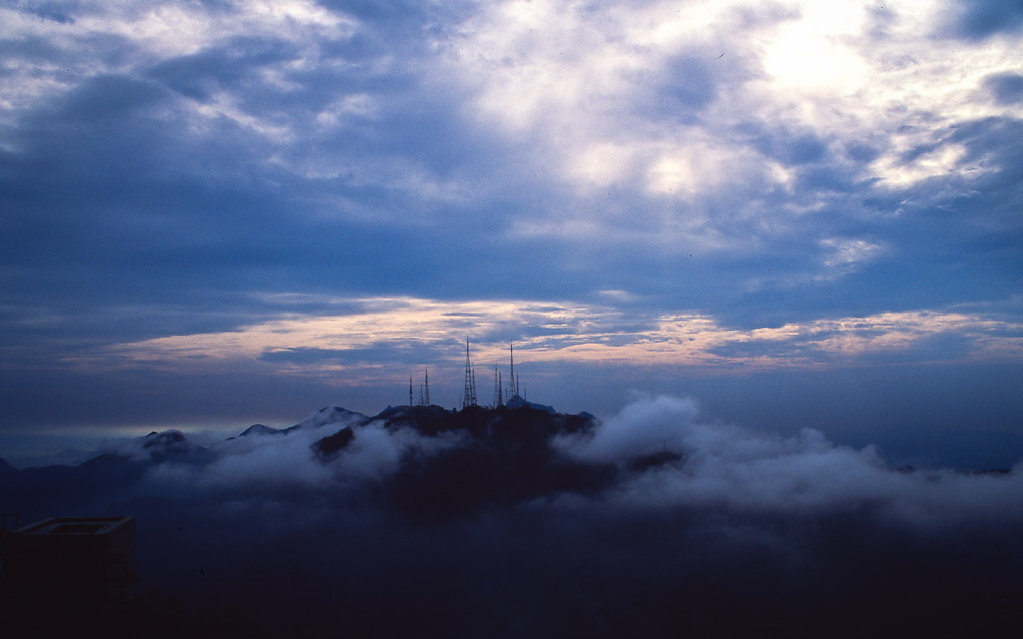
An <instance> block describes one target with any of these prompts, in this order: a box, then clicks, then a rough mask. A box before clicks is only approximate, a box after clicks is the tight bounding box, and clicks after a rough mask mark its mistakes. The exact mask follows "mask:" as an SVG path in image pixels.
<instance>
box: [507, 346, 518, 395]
mask: <svg viewBox="0 0 1023 639" xmlns="http://www.w3.org/2000/svg"><path fill="white" fill-rule="evenodd" d="M508 353H509V359H510V360H511V377H509V378H508V399H511V398H512V397H514V396H515V395H518V394H519V378H518V377H517V376H516V375H515V345H514V344H513V343H511V342H508Z"/></svg>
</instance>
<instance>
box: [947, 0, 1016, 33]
mask: <svg viewBox="0 0 1023 639" xmlns="http://www.w3.org/2000/svg"><path fill="white" fill-rule="evenodd" d="M950 14H951V16H950V18H949V26H948V29H949V31H950V32H951V33H952V34H954V35H956V36H959V37H962V38H967V39H970V40H979V39H983V38H988V37H991V36H993V35H997V34H1000V33H1014V32H1017V31H1019V30H1020V28H1021V27H1023V2H1019V0H1009V1H1007V2H987V1H986V0H962V1H961V2H959V3H957V6H955V7H954V8H953V9H952V10H951V11H950Z"/></svg>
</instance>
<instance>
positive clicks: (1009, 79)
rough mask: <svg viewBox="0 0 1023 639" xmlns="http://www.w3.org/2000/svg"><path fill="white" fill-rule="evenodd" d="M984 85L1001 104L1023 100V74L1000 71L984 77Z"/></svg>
mask: <svg viewBox="0 0 1023 639" xmlns="http://www.w3.org/2000/svg"><path fill="white" fill-rule="evenodd" d="M984 86H986V87H987V89H988V90H989V91H991V93H992V94H993V95H994V97H995V99H996V100H998V102H999V103H1001V104H1016V103H1018V102H1020V101H1023V75H1020V74H1018V73H1000V74H996V75H990V76H988V77H987V78H985V79H984Z"/></svg>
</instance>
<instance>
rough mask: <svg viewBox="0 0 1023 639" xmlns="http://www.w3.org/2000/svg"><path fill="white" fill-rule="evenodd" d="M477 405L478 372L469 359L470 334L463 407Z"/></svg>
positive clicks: (467, 346)
mask: <svg viewBox="0 0 1023 639" xmlns="http://www.w3.org/2000/svg"><path fill="white" fill-rule="evenodd" d="M475 405H476V373H475V372H474V371H473V369H472V362H471V361H470V360H469V336H468V335H466V336H465V393H464V394H463V397H462V408H468V407H469V406H475Z"/></svg>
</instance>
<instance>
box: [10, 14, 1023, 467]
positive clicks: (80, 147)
mask: <svg viewBox="0 0 1023 639" xmlns="http://www.w3.org/2000/svg"><path fill="white" fill-rule="evenodd" d="M0 24H2V25H3V27H2V29H0V246H2V249H0V457H5V458H9V459H13V458H16V457H18V456H19V455H21V456H27V455H29V453H32V454H35V453H38V452H41V451H43V449H44V448H45V447H44V446H43V444H42V443H40V442H43V441H44V440H45V441H46V447H51V448H52V447H54V446H57V447H65V446H66V445H71V444H75V445H77V444H79V443H81V442H80V441H79V440H80V439H81V438H83V437H86V436H88V437H93V438H95V437H101V436H115V435H122V434H128V433H134V434H138V433H145V432H148V431H149V430H153V429H162V428H171V427H173V428H180V429H184V430H186V431H196V430H202V429H214V430H215V429H227V430H230V429H234V430H236V431H238V430H241V428H244V426H246V425H248V424H251V423H254V422H262V423H267V424H271V425H275V426H283V425H290V424H292V423H296V422H298V421H301V420H302V419H303V417H304V416H305V415H307V414H309V413H311V412H313V411H315V410H316V409H318V408H319V407H321V406H327V405H340V406H345V407H346V408H349V409H352V410H356V411H361V412H364V413H366V414H375V413H376V412H377V411H379V410H380V409H382V408H383V407H384V406H386V405H388V404H400V403H404V402H406V401H407V396H408V395H407V393H408V380H409V377H410V376H412V377H413V378H414V379H415V384H417V385H418V384H419V383H420V381H421V378H422V375H423V373H424V372H425V370H426V369H427V368H429V371H430V383H431V398H432V399H433V401H434V402H435V403H438V404H441V405H444V406H449V407H453V406H455V405H457V402H458V399H459V397H460V396H461V391H462V382H463V371H464V357H465V351H464V346H465V339H466V337H467V336H468V338H469V339H470V341H471V347H472V357H473V361H474V363H475V364H476V365H477V374H478V383H479V387H480V388H481V392H480V398H481V400H482V401H485V402H488V401H490V388H491V386H492V383H493V382H492V376H493V371H494V367H497V366H500V367H502V370H507V369H506V368H505V367H506V363H507V360H508V351H507V348H508V344H509V342H513V343H514V345H515V355H516V369H517V371H518V372H519V373H520V376H521V380H522V383H523V385H524V386H525V391H526V392H527V393H528V396H529V399H531V400H534V401H540V402H543V403H546V404H552V405H554V406H556V407H557V408H558V409H560V410H564V411H568V412H577V411H582V410H586V411H589V412H592V413H594V414H596V415H598V416H600V417H608V418H612V417H613V416H614V415H616V414H618V413H619V411H620V410H622V409H623V407H625V406H627V405H630V402H633V401H635V399H636V397H638V396H640V395H642V394H643V393H648V394H654V395H660V394H664V393H666V394H669V395H672V396H675V397H677V398H683V399H684V401H694V402H695V405H697V406H699V407H700V408H699V410H700V411H702V413H701V414H702V415H703V418H704V419H707V420H711V421H713V420H718V421H720V422H722V423H730V424H731V423H734V424H740V425H742V426H743V427H749V428H754V429H761V430H765V431H771V432H778V433H781V434H782V435H783V436H788V435H792V434H793V433H798V432H800V431H801V429H803V428H808V427H809V428H815V429H819V430H820V431H822V432H823V433H825V434H826V435H827V436H828V437H829V438H831V440H833V441H835V442H838V443H839V444H848V445H851V446H855V447H864V446H867V445H870V444H873V445H875V446H876V447H877V450H878V451H879V453H878V454H880V455H883V456H884V457H885V458H886V459H888V460H890V461H892V462H893V463H913V464H919V465H928V464H937V465H954V466H955V465H958V466H969V467H990V466H1011V465H1012V464H1014V463H1015V462H1016V461H1018V460H1019V459H1023V422H1021V421H1020V418H1019V415H1021V414H1023V393H1021V392H1020V383H1019V381H1018V380H1019V379H1021V378H1023V377H1021V375H1023V282H1021V280H1020V276H1021V274H1023V251H1021V250H1020V244H1021V238H1023V221H1021V218H1020V212H1021V210H1023V150H1021V147H1020V145H1019V142H1018V141H1019V140H1020V139H1021V138H1023V56H1021V55H1020V53H1019V52H1020V51H1021V50H1023V42H1021V40H1023V4H1021V3H1020V2H1016V1H1014V2H1000V3H994V2H981V1H960V2H928V1H924V0H913V1H906V2H899V1H894V2H884V3H881V2H870V3H863V2H841V3H825V2H717V1H715V2H677V1H676V2H660V1H656V0H649V1H640V2H632V3H628V6H624V5H622V3H614V2H597V1H594V2H553V1H541V0H535V1H532V2H526V1H517V2H472V1H464V2H463V1H451V2H401V1H396V2H389V3H372V2H358V1H354V2H327V1H324V2H314V1H312V0H281V1H276V2H259V1H252V2H242V1H237V2H236V1H232V0H211V1H202V0H190V1H181V2H160V3H148V2H131V1H123V0H118V1H113V2H111V1H104V2H91V1H89V0H81V1H68V2H23V1H20V0H13V1H12V0H0ZM683 399H680V401H682V400H683ZM47 450H49V448H48V449H47ZM51 452H52V451H51Z"/></svg>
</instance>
